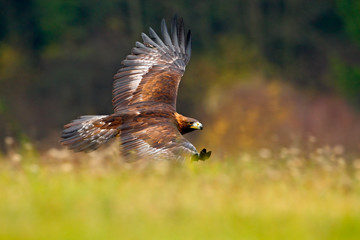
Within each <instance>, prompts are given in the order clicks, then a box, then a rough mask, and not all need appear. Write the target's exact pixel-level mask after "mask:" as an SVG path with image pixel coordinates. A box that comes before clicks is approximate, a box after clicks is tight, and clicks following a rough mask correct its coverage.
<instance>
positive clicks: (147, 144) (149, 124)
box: [61, 17, 211, 161]
mask: <svg viewBox="0 0 360 240" xmlns="http://www.w3.org/2000/svg"><path fill="white" fill-rule="evenodd" d="M161 33H162V39H161V38H160V37H159V36H158V35H157V34H156V32H155V31H154V30H153V29H152V28H150V34H149V36H148V35H146V34H145V33H142V34H141V36H142V39H143V43H140V42H136V46H135V47H134V48H133V49H132V52H131V54H130V55H128V56H127V57H126V59H125V60H124V61H122V67H121V68H120V69H119V70H118V72H117V73H116V74H115V75H114V82H113V92H112V93H113V99H112V103H113V107H114V113H113V114H111V115H102V116H100V115H91V116H90V115H87V116H81V117H80V118H79V119H76V120H73V121H72V122H70V123H69V124H67V125H65V126H64V130H63V132H62V136H61V138H62V139H61V143H62V144H63V145H65V146H67V147H68V148H70V149H73V150H74V151H85V152H88V151H92V150H96V149H97V148H99V147H100V146H101V145H103V144H104V143H106V142H108V141H109V140H110V139H112V138H114V137H119V138H120V141H121V146H122V150H121V153H122V155H123V156H124V157H125V159H126V160H128V161H133V160H139V159H149V158H150V159H172V160H182V159H184V158H186V157H191V158H192V159H193V160H199V159H200V160H205V159H207V158H209V157H210V154H211V152H207V151H206V149H203V150H202V151H200V153H199V152H198V151H197V150H196V148H195V147H194V146H193V145H192V144H191V143H190V142H189V141H188V140H186V139H185V138H184V137H183V136H182V135H183V134H185V133H188V132H191V131H194V130H202V129H203V126H202V124H201V123H200V122H199V121H198V120H196V119H194V118H190V117H185V116H183V115H181V114H179V113H177V112H176V97H177V91H178V87H179V83H180V80H181V77H182V76H183V74H184V71H185V67H186V64H187V63H188V62H189V60H190V56H191V32H190V30H189V31H188V32H187V35H186V37H185V30H184V23H183V20H182V19H179V20H177V18H176V17H174V18H173V20H172V23H171V34H169V32H168V30H167V26H166V23H165V20H164V19H163V20H162V22H161Z"/></svg>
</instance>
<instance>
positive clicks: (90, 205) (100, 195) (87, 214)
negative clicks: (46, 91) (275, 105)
mask: <svg viewBox="0 0 360 240" xmlns="http://www.w3.org/2000/svg"><path fill="white" fill-rule="evenodd" d="M268 151H269V150H268ZM115 152H116V151H115V149H114V150H111V149H104V150H103V151H99V152H94V153H92V154H72V153H70V152H68V151H65V150H56V149H52V150H50V151H48V152H47V153H46V154H43V155H41V156H39V157H38V161H37V162H34V161H33V160H32V161H26V159H25V158H26V157H24V156H23V155H22V154H17V153H15V152H13V153H11V154H10V155H8V156H6V157H4V156H3V157H2V159H0V189H1V197H0V226H1V227H0V239H21V240H23V239H36V240H38V239H301V240H304V239H359V237H360V160H359V159H356V158H351V157H346V156H344V149H343V148H341V147H340V146H338V147H336V148H330V147H324V148H319V149H314V150H313V151H309V152H304V151H303V150H300V149H296V148H289V149H286V148H284V149H282V150H281V151H280V152H278V153H272V154H269V152H267V154H266V150H264V149H263V150H261V151H259V153H258V154H247V153H243V154H241V155H239V157H238V158H236V159H226V158H225V159H216V158H210V160H208V161H206V162H194V163H186V164H183V165H172V164H169V163H167V162H160V163H157V164H150V165H146V166H144V165H140V164H125V163H121V162H120V161H119V158H118V156H117V154H116V153H115ZM25 156H26V155H25Z"/></svg>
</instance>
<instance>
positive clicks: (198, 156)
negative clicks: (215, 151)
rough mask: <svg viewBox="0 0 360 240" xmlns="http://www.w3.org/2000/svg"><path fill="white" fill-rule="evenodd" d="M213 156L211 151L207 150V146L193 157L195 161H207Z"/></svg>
mask: <svg viewBox="0 0 360 240" xmlns="http://www.w3.org/2000/svg"><path fill="white" fill-rule="evenodd" d="M210 156H211V151H208V152H207V151H206V148H204V149H203V150H201V151H200V153H199V154H194V155H193V157H192V160H193V161H199V160H201V161H205V160H206V159H208V158H210Z"/></svg>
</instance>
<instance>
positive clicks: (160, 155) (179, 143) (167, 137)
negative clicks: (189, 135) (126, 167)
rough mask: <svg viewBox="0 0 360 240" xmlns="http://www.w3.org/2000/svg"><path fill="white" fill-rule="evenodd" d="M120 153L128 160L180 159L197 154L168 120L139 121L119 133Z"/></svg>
mask: <svg viewBox="0 0 360 240" xmlns="http://www.w3.org/2000/svg"><path fill="white" fill-rule="evenodd" d="M120 138H121V145H122V154H123V155H124V156H125V157H126V159H127V160H128V161H135V160H139V159H154V160H157V159H167V160H169V159H171V160H182V159H184V157H191V156H193V155H195V154H198V152H197V151H196V148H195V147H194V146H193V145H192V144H191V143H190V142H189V141H188V140H186V139H185V138H184V137H183V136H182V135H181V134H180V132H179V130H178V129H177V128H176V127H175V126H174V125H173V124H171V123H168V122H158V121H156V122H154V123H148V122H144V123H141V122H139V123H138V125H137V126H134V128H133V129H131V130H129V131H123V132H121V134H120Z"/></svg>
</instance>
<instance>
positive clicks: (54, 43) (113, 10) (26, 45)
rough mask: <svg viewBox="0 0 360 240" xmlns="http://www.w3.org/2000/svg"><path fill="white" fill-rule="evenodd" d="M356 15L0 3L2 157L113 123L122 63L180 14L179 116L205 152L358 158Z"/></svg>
mask: <svg viewBox="0 0 360 240" xmlns="http://www.w3.org/2000/svg"><path fill="white" fill-rule="evenodd" d="M359 12H360V2H359V1H357V0H326V1H325V0H316V1H307V0H286V1H285V0H228V1H221V0H208V1H190V0H186V1H168V0H160V1H150V0H103V1H94V0H78V1H73V0H52V1H47V0H30V1H29V0H27V1H25V0H17V1H8V0H1V1H0V139H1V141H0V149H1V150H0V151H1V152H6V141H3V139H7V140H9V139H14V140H15V142H16V144H18V145H19V146H21V144H22V143H24V142H31V143H32V144H34V145H35V146H36V148H37V149H39V150H40V151H43V150H46V149H49V148H54V147H55V148H60V145H59V143H58V140H59V135H60V132H61V129H62V126H63V125H64V124H66V123H67V122H68V121H70V120H71V119H74V118H76V117H78V116H80V115H86V114H108V113H111V112H112V105H111V97H112V96H111V90H112V76H113V74H114V73H115V72H116V71H117V69H119V68H120V66H121V61H122V60H123V59H124V58H125V56H126V55H127V54H129V53H130V50H131V48H132V47H133V46H134V44H135V41H140V40H141V38H140V33H141V32H146V33H147V32H148V27H150V26H151V27H153V28H154V29H155V30H156V31H159V28H160V21H161V19H162V18H165V19H166V20H167V22H169V21H170V19H171V18H172V17H173V15H175V14H177V15H178V16H182V17H183V18H184V21H185V25H186V28H190V29H191V30H192V33H193V52H192V59H191V61H190V63H189V65H188V67H187V71H186V73H185V76H184V78H183V81H182V82H181V86H180V90H179V96H178V98H179V99H178V111H179V112H180V113H183V114H184V115H188V116H192V117H195V118H197V119H199V120H200V121H201V122H203V124H204V126H205V130H204V131H202V132H197V133H193V134H191V135H189V136H188V137H189V138H191V140H192V141H194V143H195V145H196V146H197V147H198V148H201V147H207V148H209V149H212V150H213V151H214V152H215V153H216V154H218V155H219V156H224V155H236V154H238V153H239V152H241V151H243V150H246V151H252V150H256V151H258V149H263V151H262V153H263V154H265V155H266V153H267V152H266V149H273V148H282V147H291V146H298V147H302V148H306V147H307V146H308V145H309V144H310V143H311V144H310V145H311V146H312V147H314V146H316V145H322V146H323V145H329V146H331V147H335V148H336V149H338V151H340V152H343V151H347V152H358V151H359V150H360V124H359V123H360V121H359V120H360V115H359V109H360V94H359V93H360V14H359ZM8 137H11V138H8ZM8 142H9V141H8ZM10 142H11V141H10Z"/></svg>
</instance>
